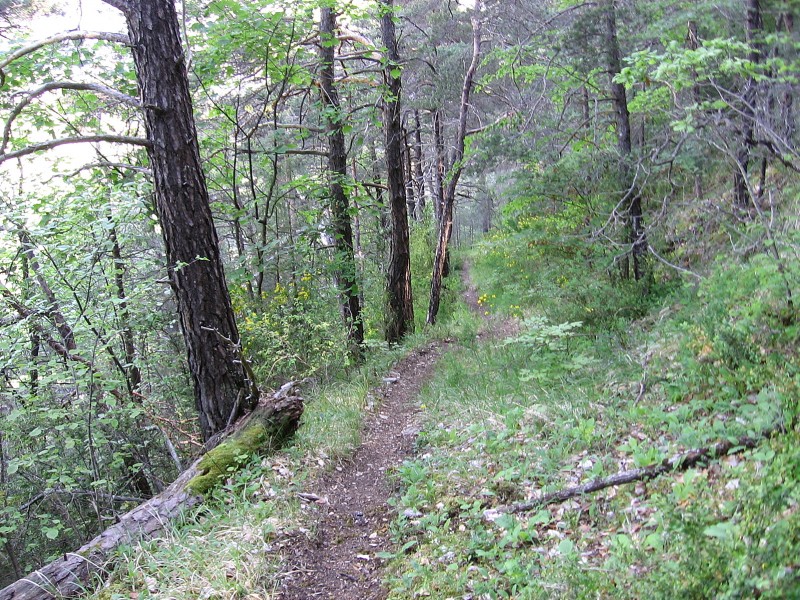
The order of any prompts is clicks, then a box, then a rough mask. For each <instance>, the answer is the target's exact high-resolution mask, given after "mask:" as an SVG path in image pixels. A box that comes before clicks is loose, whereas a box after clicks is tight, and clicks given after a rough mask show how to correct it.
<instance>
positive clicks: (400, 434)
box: [281, 341, 447, 600]
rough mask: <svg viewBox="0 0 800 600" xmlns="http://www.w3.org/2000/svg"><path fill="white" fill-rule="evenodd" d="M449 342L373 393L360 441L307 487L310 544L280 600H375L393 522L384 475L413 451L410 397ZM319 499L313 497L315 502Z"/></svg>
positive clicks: (414, 418)
mask: <svg viewBox="0 0 800 600" xmlns="http://www.w3.org/2000/svg"><path fill="white" fill-rule="evenodd" d="M446 345H447V342H446V341H445V342H434V343H431V344H429V345H428V346H426V347H424V348H421V349H418V350H416V351H414V352H412V353H411V354H409V355H408V356H407V357H406V358H405V359H403V360H402V361H401V362H400V363H398V364H397V365H396V366H395V369H394V370H393V371H392V372H391V373H390V374H389V376H387V377H386V379H384V385H383V386H381V387H380V388H379V389H377V390H374V391H373V395H375V396H380V397H379V398H376V407H375V409H374V410H373V411H372V412H371V413H370V414H369V415H368V416H367V419H366V424H365V427H364V431H363V434H362V437H363V442H362V445H361V446H360V447H359V448H358V450H357V451H356V453H355V454H354V455H353V457H352V459H351V460H350V461H348V462H347V463H345V464H344V465H342V466H341V467H340V468H341V470H337V471H335V472H332V473H330V474H328V475H326V476H324V477H323V478H321V479H319V480H317V481H316V482H314V483H312V484H311V487H310V488H309V489H307V490H306V492H307V493H308V499H309V500H310V502H309V503H308V505H307V506H306V509H307V510H309V511H312V512H313V513H314V514H313V517H312V520H315V521H316V528H315V531H314V536H313V539H312V540H310V541H307V542H305V543H299V544H296V545H294V547H293V548H292V555H291V556H289V557H287V558H288V561H287V562H288V565H289V567H288V568H287V570H286V572H285V573H284V577H283V589H282V590H281V594H282V596H281V597H282V598H283V599H284V600H312V599H336V600H378V599H382V598H385V597H386V590H385V589H383V587H382V585H381V565H382V561H381V559H379V558H378V557H377V556H376V554H377V553H378V552H383V551H387V550H390V549H391V547H392V542H391V540H390V536H389V532H388V527H389V524H390V522H391V521H392V519H393V518H394V516H393V514H392V512H391V508H390V507H389V505H388V499H389V497H390V496H391V494H392V484H391V483H390V481H389V479H388V478H387V471H389V470H390V469H391V468H392V467H395V466H397V465H400V464H401V463H402V462H403V460H404V459H405V458H407V457H409V456H411V454H412V453H413V444H414V440H415V438H416V436H417V433H418V432H419V425H418V415H419V409H418V407H417V403H416V398H417V396H418V395H419V392H420V390H421V389H422V386H423V385H424V384H425V382H427V381H428V379H429V378H430V377H431V375H432V374H433V370H434V367H435V365H436V362H437V361H438V358H439V356H440V355H441V353H442V352H443V350H444V348H445V347H446ZM317 498H318V500H317Z"/></svg>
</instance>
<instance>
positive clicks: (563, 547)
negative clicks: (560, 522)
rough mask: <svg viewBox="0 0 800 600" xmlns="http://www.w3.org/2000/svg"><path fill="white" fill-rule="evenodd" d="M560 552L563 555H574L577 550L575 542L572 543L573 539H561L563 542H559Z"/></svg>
mask: <svg viewBox="0 0 800 600" xmlns="http://www.w3.org/2000/svg"><path fill="white" fill-rule="evenodd" d="M558 552H559V553H560V554H561V556H574V555H575V554H576V553H577V552H576V550H575V544H573V543H572V540H568V539H567V540H561V543H560V544H558Z"/></svg>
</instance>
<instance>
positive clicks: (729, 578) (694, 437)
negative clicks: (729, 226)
mask: <svg viewBox="0 0 800 600" xmlns="http://www.w3.org/2000/svg"><path fill="white" fill-rule="evenodd" d="M472 262H473V264H474V276H475V278H476V280H477V281H478V283H479V286H480V292H481V301H482V305H483V307H484V310H485V312H488V313H490V314H491V315H495V316H496V317H497V318H501V317H505V316H508V315H513V316H515V317H517V318H521V319H523V318H524V324H523V328H522V332H521V334H520V335H519V336H517V337H516V338H515V339H513V340H502V339H501V340H494V341H491V340H486V339H485V338H483V337H482V338H481V339H480V340H478V339H476V337H475V333H476V331H477V327H478V322H477V319H476V318H475V317H474V316H473V315H470V314H468V313H467V311H466V309H465V308H464V307H451V314H452V315H453V316H454V319H453V321H452V322H451V323H454V324H457V329H455V325H452V324H451V325H450V329H449V330H440V331H439V332H438V333H439V334H440V335H444V334H445V333H446V334H447V335H457V336H458V337H459V339H460V340H461V347H460V348H459V349H457V350H456V351H455V352H453V353H451V354H450V355H448V356H446V357H445V359H444V361H443V363H442V366H441V368H440V371H439V374H438V376H437V378H436V379H435V381H434V382H432V383H431V384H430V385H429V386H428V388H427V389H426V391H425V394H424V397H423V398H421V399H420V402H421V404H422V406H423V410H424V411H425V412H426V413H427V415H428V417H427V420H426V421H427V426H426V427H425V430H424V431H423V433H422V435H421V437H420V442H419V447H420V454H419V458H418V459H417V460H414V461H411V462H408V463H406V464H404V465H403V466H401V467H400V468H398V469H397V471H396V473H395V476H396V478H397V481H398V486H399V493H398V497H397V499H396V502H397V510H398V515H399V516H398V518H397V521H396V522H395V523H394V525H393V527H394V531H395V533H396V538H397V542H398V548H401V550H400V551H399V552H397V554H396V555H394V554H387V555H386V558H387V559H388V566H389V578H388V585H389V587H390V588H391V590H392V591H391V597H392V598H397V599H401V598H402V599H405V598H414V597H432V598H442V599H446V598H474V599H478V598H520V599H523V598H551V597H586V598H589V597H591V598H594V597H609V598H625V597H629V598H641V597H643V596H645V595H647V596H649V597H656V598H683V597H728V598H739V597H752V596H755V595H757V594H761V595H762V596H764V597H794V596H800V586H799V585H798V579H797V575H796V573H797V569H798V568H800V563H798V560H797V558H796V557H797V556H800V540H798V535H797V533H796V531H798V530H800V516H798V502H800V486H798V483H797V482H798V479H800V477H798V476H799V475H800V472H798V471H800V444H798V443H797V442H798V439H797V437H798V436H797V434H796V432H794V431H789V432H788V433H786V434H784V435H781V436H778V437H776V438H774V439H773V440H771V441H769V442H765V443H764V444H762V445H761V446H760V447H759V448H757V449H756V450H754V451H749V452H746V453H743V454H741V455H738V456H732V457H729V458H727V459H725V460H723V461H719V462H717V463H714V464H711V465H708V466H707V467H704V468H698V469H693V470H691V471H688V472H687V473H681V474H675V475H673V476H671V477H663V478H661V479H659V480H656V481H653V482H650V483H648V484H647V485H644V484H642V485H630V486H626V487H622V488H619V489H612V490H607V491H604V492H600V493H597V494H594V495H592V496H591V497H587V498H580V499H578V500H574V501H570V502H567V503H564V504H562V505H555V506H551V507H549V508H546V509H542V510H538V511H533V512H531V513H529V514H525V515H519V516H515V517H511V516H507V517H502V518H501V519H499V520H497V521H495V522H490V521H487V520H486V519H485V518H484V511H485V509H486V508H488V507H491V506H496V505H499V504H505V503H508V502H513V501H515V500H523V499H525V498H527V497H528V496H529V495H530V494H531V493H532V492H534V491H535V490H539V489H545V490H550V489H557V488H560V487H562V486H564V485H569V484H572V483H577V482H579V481H585V480H587V479H590V478H592V477H595V476H599V475H604V474H609V473H614V472H616V471H618V470H620V469H625V468H630V467H633V466H637V465H642V464H648V463H650V462H653V461H656V460H659V459H660V458H662V457H663V456H666V455H670V454H672V453H673V452H674V451H676V450H679V449H683V448H689V447H695V446H699V445H703V444H707V443H710V442H713V441H716V440H718V439H721V438H724V437H726V436H739V435H742V434H744V433H748V432H755V431H758V430H759V429H761V428H762V427H764V426H766V425H768V424H770V423H772V422H774V421H775V420H776V419H777V420H784V421H786V422H788V421H789V420H791V419H792V416H793V414H794V410H795V401H796V398H797V396H798V394H797V387H798V379H799V377H798V368H797V367H798V364H797V363H798V359H797V348H796V340H797V328H796V325H793V324H789V325H785V324H784V322H785V321H786V320H787V315H786V314H785V313H784V312H782V311H783V309H782V306H783V302H782V292H781V289H782V288H781V281H780V278H779V277H778V276H777V275H776V270H775V267H774V264H772V263H771V262H770V261H769V260H767V259H763V258H759V257H756V258H755V259H753V260H751V261H750V263H749V264H747V265H738V264H735V263H731V264H729V265H727V266H718V267H716V268H715V269H713V273H712V274H711V276H710V277H708V278H707V279H706V280H705V281H703V282H702V283H701V284H700V285H699V286H696V287H693V286H686V287H685V288H684V287H681V286H676V285H674V286H672V288H671V289H669V290H667V289H664V290H655V293H654V294H653V295H652V296H651V298H650V299H648V300H643V299H642V298H641V296H639V295H636V293H635V290H630V289H625V288H624V287H619V286H611V285H610V284H608V283H606V282H604V280H603V278H602V277H597V275H596V274H595V273H593V272H592V269H591V268H587V263H586V259H585V258H580V257H576V255H575V253H574V252H572V251H569V250H565V249H564V248H560V249H559V248H557V249H556V250H555V251H554V250H553V249H552V248H547V247H540V246H538V245H536V244H533V245H532V244H531V241H530V239H529V238H528V237H526V234H525V231H524V230H523V231H522V232H518V233H505V234H498V235H497V236H496V237H495V238H493V239H489V240H487V241H486V242H484V243H483V244H482V245H481V246H479V247H478V248H477V249H476V251H475V253H474V256H473V257H472ZM796 270H797V269H796V267H793V268H792V269H790V273H789V277H790V278H792V282H793V283H796V280H797V279H798V274H797V272H796ZM453 287H454V286H453ZM417 289H418V290H421V289H424V288H423V287H422V286H420V287H418V288H417ZM453 291H454V290H453V289H451V290H450V292H451V298H452V292H453ZM632 292H633V293H632ZM421 296H424V294H420V293H418V299H419V298H420V297H421ZM578 322H580V323H581V324H580V325H574V324H576V323H578ZM411 343H412V344H413V343H414V340H412V341H411ZM398 352H402V349H400V350H398ZM371 354H372V355H373V356H374V359H375V360H374V362H372V363H370V365H368V366H367V367H365V369H364V370H363V371H362V372H361V374H360V375H359V376H358V377H355V378H354V381H353V382H352V383H347V384H345V383H338V384H337V383H334V384H329V385H326V386H322V387H320V388H317V389H315V390H312V391H310V392H309V397H310V398H311V399H312V401H311V403H310V405H309V409H308V413H307V416H306V425H305V426H304V428H303V429H302V430H301V432H300V433H299V436H298V439H296V440H295V443H294V445H293V446H292V447H291V448H290V449H288V450H287V451H286V452H283V453H281V454H279V455H276V456H273V457H269V458H266V459H263V460H254V461H252V462H250V463H248V464H247V465H246V466H245V468H244V469H243V470H242V471H240V472H239V473H237V474H232V475H231V478H230V480H229V481H228V483H227V484H226V485H225V486H224V487H223V488H222V489H221V490H220V491H219V493H218V495H217V498H216V499H215V500H214V501H212V502H210V503H208V504H207V505H206V506H205V507H203V508H202V509H201V511H200V512H198V513H194V514H191V515H187V518H186V522H185V523H184V524H183V525H182V526H179V527H176V528H173V529H171V530H170V532H169V533H168V535H167V537H166V538H165V539H163V540H161V541H156V542H151V543H149V544H145V545H142V546H140V547H137V548H135V549H130V550H129V551H128V552H127V554H126V560H123V561H122V563H121V564H120V566H119V567H118V568H117V570H116V571H115V574H114V577H113V579H112V584H111V585H110V586H109V587H106V588H105V589H103V590H101V591H99V592H98V593H97V594H96V595H95V597H98V598H120V599H121V598H131V597H136V598H148V597H149V598H168V597H169V598H176V599H183V598H185V599H189V598H223V597H224V598H247V599H248V600H258V599H266V598H270V597H272V596H273V595H274V592H275V591H276V590H277V588H278V585H279V579H278V573H279V571H280V569H281V560H282V559H281V555H282V552H284V551H288V550H289V549H290V547H291V545H292V544H293V543H294V540H295V539H296V536H298V535H307V534H309V533H310V532H308V531H307V527H308V526H309V524H308V523H305V522H304V521H303V518H302V515H301V511H299V510H298V506H297V500H296V491H297V490H298V489H299V487H300V486H302V482H303V481H304V480H305V479H306V478H308V477H310V476H313V475H314V473H315V472H317V471H318V470H319V469H325V468H331V467H332V466H334V465H336V464H337V462H338V460H339V459H340V458H341V457H342V456H346V455H347V454H348V453H349V452H351V451H352V449H353V448H354V447H355V446H356V445H357V443H358V431H359V427H360V414H361V411H362V409H363V407H364V405H365V403H366V402H367V394H368V389H369V386H370V384H371V382H372V381H374V380H375V378H376V377H377V376H378V375H379V374H380V373H382V372H383V371H384V370H385V369H386V368H387V365H388V364H389V363H390V362H391V360H392V359H393V358H396V356H397V355H398V354H392V353H384V352H374V353H371ZM643 383H644V385H645V393H641V392H642V387H641V386H642V384H643ZM637 398H638V401H637Z"/></svg>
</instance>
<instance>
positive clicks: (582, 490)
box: [484, 424, 784, 520]
mask: <svg viewBox="0 0 800 600" xmlns="http://www.w3.org/2000/svg"><path fill="white" fill-rule="evenodd" d="M783 430H784V427H783V425H782V424H776V425H774V426H772V427H770V428H768V429H765V430H764V431H762V432H761V434H760V435H758V436H755V437H751V436H744V437H740V438H738V439H735V440H724V441H722V442H717V443H716V444H714V445H713V446H708V447H706V448H696V449H694V450H689V451H688V452H683V453H681V454H677V455H675V456H673V457H672V458H665V459H664V460H663V461H661V462H660V463H656V464H652V465H648V466H646V467H642V468H640V469H631V470H629V471H621V472H619V473H615V474H614V475H611V476H609V477H602V478H599V479H595V480H593V481H589V482H587V483H582V484H580V485H576V486H572V487H568V488H563V489H561V490H558V491H555V492H551V493H549V494H544V495H542V496H540V497H538V498H534V499H533V500H529V501H527V502H519V503H517V504H510V505H508V506H499V507H497V508H492V509H489V510H487V511H485V512H484V517H485V518H486V519H489V520H493V519H494V518H496V517H497V516H498V515H501V514H503V513H511V514H516V513H522V512H528V511H530V510H534V509H536V508H541V507H543V506H547V505H549V504H557V503H559V502H564V501H566V500H569V499H570V498H575V497H576V496H583V495H585V494H591V493H592V492H597V491H600V490H604V489H606V488H609V487H614V486H618V485H623V484H626V483H633V482H635V481H649V480H651V479H655V478H656V477H660V476H661V475H665V474H667V473H671V472H673V471H686V470H688V469H691V468H692V467H694V466H696V465H698V464H700V463H703V462H707V461H710V460H715V459H717V458H721V457H723V456H727V455H728V454H730V453H733V454H737V453H739V452H742V451H743V450H751V449H752V448H755V447H756V446H757V445H758V444H760V443H761V442H763V441H764V440H767V439H769V438H771V437H772V436H773V435H775V434H776V433H779V432H782V431H783Z"/></svg>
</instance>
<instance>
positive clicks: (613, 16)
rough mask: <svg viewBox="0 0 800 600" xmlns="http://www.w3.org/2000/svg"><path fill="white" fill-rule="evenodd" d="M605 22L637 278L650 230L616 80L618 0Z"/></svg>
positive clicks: (623, 100) (621, 89)
mask: <svg viewBox="0 0 800 600" xmlns="http://www.w3.org/2000/svg"><path fill="white" fill-rule="evenodd" d="M603 22H604V25H605V31H604V33H605V45H606V56H607V61H608V65H607V66H608V81H609V86H610V91H611V103H612V106H613V108H614V118H615V122H616V128H617V149H618V150H619V153H620V180H621V182H622V184H623V185H624V186H626V188H627V189H626V191H625V196H624V198H623V199H622V204H623V205H625V204H626V203H627V209H626V210H625V221H626V225H627V230H628V243H629V244H630V246H631V254H632V256H633V276H634V279H636V281H639V280H641V279H642V278H643V277H644V275H645V261H646V258H647V233H646V232H645V229H644V218H643V216H642V197H641V194H640V192H639V189H638V186H637V185H636V181H635V177H634V176H633V172H632V168H631V159H632V153H633V149H632V144H631V119H630V112H629V111H628V98H627V95H626V92H625V86H624V85H622V84H621V83H618V82H616V81H614V78H615V77H616V76H617V75H619V73H620V71H621V70H622V63H621V59H620V49H619V37H618V35H617V9H616V3H615V0H607V1H606V3H605V5H604V7H603Z"/></svg>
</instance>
